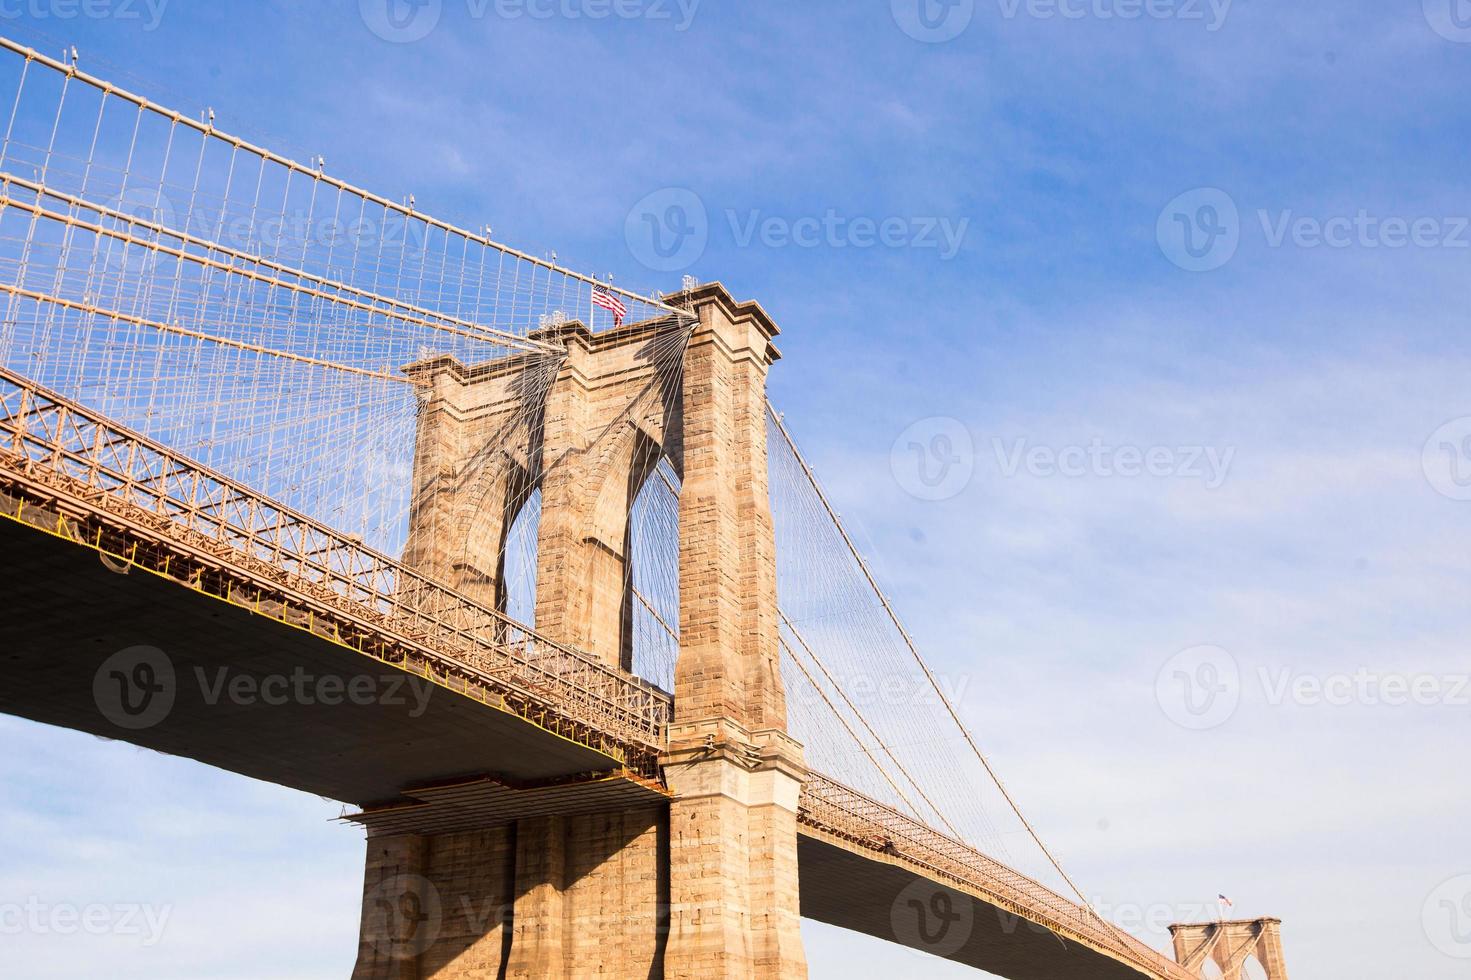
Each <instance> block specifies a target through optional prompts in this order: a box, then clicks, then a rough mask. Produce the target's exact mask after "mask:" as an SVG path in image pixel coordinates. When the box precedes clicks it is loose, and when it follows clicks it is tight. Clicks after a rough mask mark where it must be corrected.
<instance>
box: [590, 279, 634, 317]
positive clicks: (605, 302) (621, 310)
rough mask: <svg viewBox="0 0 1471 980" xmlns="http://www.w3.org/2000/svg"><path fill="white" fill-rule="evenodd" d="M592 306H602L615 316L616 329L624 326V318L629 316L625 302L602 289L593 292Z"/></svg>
mask: <svg viewBox="0 0 1471 980" xmlns="http://www.w3.org/2000/svg"><path fill="white" fill-rule="evenodd" d="M592 305H593V306H601V307H602V308H603V309H605V310H608V311H610V312H611V313H612V314H613V326H615V327H621V326H623V318H624V317H626V316H628V307H626V306H624V305H623V301H622V300H620V299H619V298H618V297H617V296H614V295H613V294H612V293H610V292H608V291H607V290H606V289H603V288H602V287H598V288H596V289H594V290H593V291H592Z"/></svg>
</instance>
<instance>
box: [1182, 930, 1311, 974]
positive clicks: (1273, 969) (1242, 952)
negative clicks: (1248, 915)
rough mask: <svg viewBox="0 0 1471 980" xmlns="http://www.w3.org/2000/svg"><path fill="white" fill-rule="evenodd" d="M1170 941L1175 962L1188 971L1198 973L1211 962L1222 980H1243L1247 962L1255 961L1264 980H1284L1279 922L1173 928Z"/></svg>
mask: <svg viewBox="0 0 1471 980" xmlns="http://www.w3.org/2000/svg"><path fill="white" fill-rule="evenodd" d="M1170 937H1171V938H1172V939H1173V940H1174V944H1175V960H1176V962H1178V963H1180V964H1182V965H1183V966H1185V967H1186V968H1187V969H1189V970H1192V971H1195V972H1199V971H1200V969H1201V968H1202V967H1203V966H1205V964H1206V963H1207V962H1209V961H1213V962H1214V963H1215V964H1216V966H1218V967H1220V969H1221V976H1222V977H1223V978H1224V980H1242V977H1244V976H1245V973H1244V972H1243V971H1244V968H1245V966H1246V961H1247V960H1249V959H1255V960H1256V961H1257V963H1259V964H1260V965H1261V968H1262V971H1263V972H1264V973H1265V974H1266V976H1267V980H1287V959H1286V957H1285V956H1284V955H1283V953H1282V921H1281V920H1280V919H1248V920H1242V921H1235V922H1203V923H1192V924H1181V925H1173V926H1170Z"/></svg>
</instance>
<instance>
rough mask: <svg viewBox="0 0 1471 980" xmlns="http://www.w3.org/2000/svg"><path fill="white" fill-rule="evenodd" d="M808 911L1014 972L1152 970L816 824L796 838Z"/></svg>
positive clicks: (1026, 979) (1115, 976) (1129, 976)
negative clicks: (1063, 935)
mask: <svg viewBox="0 0 1471 980" xmlns="http://www.w3.org/2000/svg"><path fill="white" fill-rule="evenodd" d="M797 860H798V865H799V868H800V879H801V888H802V917H803V918H806V919H815V920H817V921H819V922H826V923H828V924H829V925H835V926H840V927H842V928H844V929H852V930H853V931H855V932H861V933H864V934H866V935H869V936H875V937H877V938H879V939H885V940H888V941H890V942H895V943H899V944H900V945H903V946H908V947H910V948H912V949H916V950H919V951H921V952H924V953H930V954H932V955H935V956H942V957H944V958H945V959H949V960H954V961H955V962H957V963H964V964H965V965H967V966H973V967H976V968H978V969H981V970H985V971H987V972H988V973H994V974H996V975H997V976H1001V977H1008V978H1011V980H1058V978H1059V977H1068V978H1069V980H1140V978H1141V977H1146V976H1149V974H1146V973H1142V972H1140V971H1137V970H1134V969H1132V968H1131V967H1129V966H1128V965H1126V964H1124V963H1122V962H1120V961H1119V960H1118V959H1116V958H1114V957H1112V956H1109V955H1106V954H1104V953H1101V952H1099V951H1098V950H1095V949H1093V948H1091V947H1089V946H1086V945H1083V944H1082V943H1078V942H1065V941H1064V940H1063V939H1062V938H1061V937H1059V936H1057V935H1056V934H1055V933H1053V932H1050V931H1049V930H1047V929H1045V928H1043V927H1041V926H1039V925H1037V924H1035V923H1032V922H1030V921H1028V920H1026V919H1024V918H1021V917H1020V916H1018V915H1016V914H1015V913H1012V912H1009V911H1007V910H1006V909H1004V908H1001V907H999V906H997V905H993V904H991V903H990V902H988V901H986V900H985V899H983V898H981V897H978V895H977V894H973V893H971V892H968V891H965V890H964V889H962V888H960V887H959V886H955V887H951V886H948V885H945V884H941V883H939V882H938V881H937V880H936V879H935V878H932V877H927V876H925V875H922V874H920V873H919V872H918V871H917V870H915V869H914V868H912V867H907V866H906V864H905V862H904V861H902V860H899V859H893V860H891V859H889V858H887V857H886V856H885V855H882V854H878V853H875V852H873V851H871V850H868V849H864V848H861V847H857V846H849V845H847V844H846V843H845V842H843V841H841V840H838V839H836V838H833V837H829V836H828V835H825V834H822V833H820V832H814V831H812V830H811V829H810V828H805V827H804V828H803V829H802V832H801V836H800V837H799V839H798V842H797Z"/></svg>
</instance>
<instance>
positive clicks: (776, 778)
mask: <svg viewBox="0 0 1471 980" xmlns="http://www.w3.org/2000/svg"><path fill="white" fill-rule="evenodd" d="M687 298H688V299H689V300H690V301H691V303H692V305H693V306H694V309H695V310H696V312H697V313H698V315H699V318H700V319H699V325H698V326H697V327H696V328H695V330H694V333H693V334H692V336H691V338H690V341H689V345H688V347H687V349H686V353H685V365H684V382H683V404H682V408H683V413H682V419H683V433H684V440H683V450H684V452H683V463H684V484H683V487H682V489H681V492H680V502H679V507H680V522H679V523H680V527H679V586H680V606H679V611H680V633H679V635H680V652H679V660H678V663H677V664H676V666H675V681H674V687H675V691H674V710H675V723H674V725H673V726H671V729H670V735H669V743H670V744H669V750H668V752H667V754H666V756H665V757H664V759H663V765H664V774H665V778H666V780H667V781H668V783H669V788H670V790H671V791H672V792H673V793H674V795H675V799H674V802H673V803H672V804H671V806H670V818H669V822H670V931H669V947H668V950H667V953H666V955H665V976H667V977H669V978H671V980H695V978H699V980H706V978H715V980H755V978H762V980H764V978H782V980H786V978H803V977H806V975H807V962H806V957H805V954H804V952H803V950H802V940H801V934H800V931H799V925H800V916H801V909H800V903H799V899H798V888H797V799H798V796H799V793H800V790H801V785H802V780H803V779H804V778H805V772H806V771H805V768H804V766H803V762H802V752H801V746H799V745H798V744H797V743H796V742H794V741H792V739H791V738H789V737H788V736H787V735H786V701H785V695H784V693H783V690H782V682H781V674H780V670H779V662H778V657H777V640H778V637H777V603H776V545H775V539H774V534H773V530H772V519H771V505H770V497H769V494H768V489H767V470H766V372H767V369H768V367H769V366H770V365H771V363H772V362H773V361H774V360H775V359H776V358H777V356H778V354H777V352H776V348H775V346H774V345H773V344H772V342H771V341H772V338H773V336H774V335H775V333H776V327H775V325H774V324H773V323H772V322H771V321H770V319H769V318H767V317H766V315H765V313H764V312H762V311H761V309H760V307H757V306H755V304H742V305H739V306H738V305H736V304H734V303H732V302H731V301H730V297H729V295H728V294H727V293H726V292H725V290H724V289H723V288H721V287H720V286H718V285H714V286H705V287H700V288H699V289H696V290H695V291H693V292H692V293H690V294H688V295H687Z"/></svg>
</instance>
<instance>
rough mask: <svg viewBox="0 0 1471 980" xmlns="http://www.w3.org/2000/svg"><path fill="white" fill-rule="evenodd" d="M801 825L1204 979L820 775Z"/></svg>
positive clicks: (1185, 976) (807, 790) (1138, 958)
mask: <svg viewBox="0 0 1471 980" xmlns="http://www.w3.org/2000/svg"><path fill="white" fill-rule="evenodd" d="M799 819H800V820H801V822H802V823H803V824H805V825H807V826H810V827H813V828H815V829H817V830H820V831H824V832H826V833H829V834H833V835H836V836H838V837H840V838H843V839H845V840H847V841H849V842H851V843H853V844H856V845H858V846H860V847H864V848H868V849H871V850H873V851H875V852H878V853H881V854H887V855H890V856H893V857H897V858H900V859H902V860H904V861H905V862H907V863H909V864H911V865H916V866H918V867H919V868H920V869H922V870H923V871H925V872H927V873H928V875H929V876H930V877H934V878H938V879H948V880H950V881H953V882H955V883H956V884H957V885H959V886H960V887H961V888H962V889H969V890H972V891H974V892H976V893H978V894H980V895H982V896H984V898H985V899H986V900H987V901H989V902H991V903H992V904H994V905H995V906H996V907H997V909H999V910H1001V911H1002V912H1004V913H1007V914H1011V915H1015V916H1017V917H1018V918H1019V919H1023V920H1026V921H1028V922H1034V923H1037V924H1038V925H1041V926H1044V927H1046V928H1047V929H1049V930H1050V931H1052V932H1053V933H1055V934H1056V935H1058V936H1060V937H1062V938H1064V939H1067V938H1075V939H1081V940H1082V941H1084V942H1086V943H1087V944H1089V945H1091V946H1094V947H1095V948H1098V949H1101V950H1104V951H1106V952H1108V953H1109V954H1111V955H1113V956H1116V957H1118V958H1119V959H1121V960H1124V961H1125V962H1128V963H1131V964H1133V965H1135V966H1137V967H1139V968H1140V969H1142V970H1143V971H1144V972H1146V973H1148V974H1149V975H1151V976H1155V977H1161V978H1167V980H1199V977H1198V976H1197V975H1196V974H1194V973H1191V972H1190V971H1188V970H1186V969H1184V968H1183V967H1181V966H1180V965H1179V964H1178V963H1176V962H1174V961H1173V960H1171V959H1169V958H1168V957H1166V956H1164V955H1163V954H1161V953H1160V952H1159V951H1157V950H1154V949H1151V948H1150V947H1149V946H1146V945H1145V944H1144V943H1141V942H1139V941H1138V940H1136V939H1134V938H1133V937H1132V936H1129V935H1128V934H1126V933H1124V932H1122V931H1121V930H1118V929H1114V928H1112V927H1111V926H1108V925H1106V924H1105V923H1104V922H1103V921H1102V920H1101V919H1099V917H1098V915H1097V914H1096V913H1094V912H1092V911H1090V910H1088V909H1085V908H1083V907H1082V906H1081V905H1078V904H1077V903H1075V902H1070V901H1068V900H1067V899H1066V898H1063V897H1062V896H1061V895H1059V894H1057V893H1056V892H1054V891H1052V890H1051V889H1050V888H1048V887H1047V886H1045V885H1043V884H1041V883H1040V882H1037V881H1034V880H1033V879H1031V878H1028V877H1027V876H1026V875H1024V874H1022V873H1021V872H1019V871H1014V870H1012V869H1011V868H1008V867H1007V866H1006V865H1004V864H1002V863H1000V862H999V861H996V860H994V859H992V858H989V857H987V856H986V855H984V854H982V853H981V852H980V851H977V850H976V849H975V848H973V847H970V846H969V845H967V844H964V843H962V842H960V841H958V840H955V839H954V838H953V837H947V836H946V835H944V834H942V833H940V832H939V831H937V830H934V829H932V828H930V827H927V826H925V825H924V824H922V823H920V822H919V821H917V820H914V819H913V818H911V817H907V816H905V815H904V814H902V813H900V812H899V811H897V810H895V809H893V808H892V807H889V806H886V805H884V804H883V803H879V802H878V801H877V800H874V799H871V798H870V797H867V796H865V795H863V794H862V793H859V792H858V791H857V790H853V789H849V788H848V787H846V786H844V785H842V784H841V783H837V782H834V781H833V780H831V779H828V778H827V777H826V776H822V775H820V774H818V773H810V774H809V776H808V780H807V782H806V783H805V784H804V786H803V787H802V801H801V811H800V815H799Z"/></svg>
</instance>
